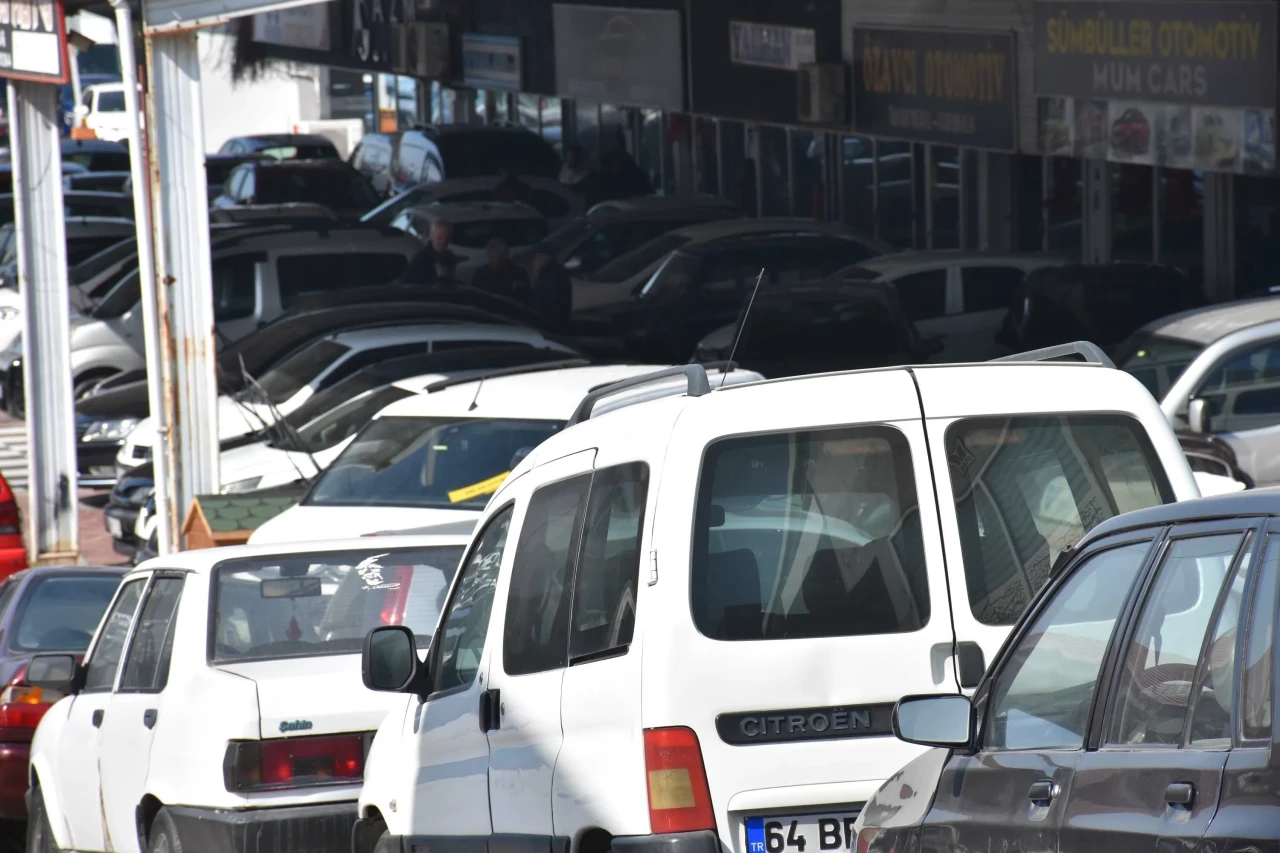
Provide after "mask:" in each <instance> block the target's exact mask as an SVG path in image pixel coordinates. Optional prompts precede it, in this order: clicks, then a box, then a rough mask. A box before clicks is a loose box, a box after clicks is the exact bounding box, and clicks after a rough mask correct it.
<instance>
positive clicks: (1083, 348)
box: [991, 341, 1116, 368]
mask: <svg viewBox="0 0 1280 853" xmlns="http://www.w3.org/2000/svg"><path fill="white" fill-rule="evenodd" d="M991 361H1082V362H1085V363H1086V364H1099V365H1102V366H1103V367H1112V368H1114V367H1115V366H1116V363H1115V362H1114V361H1112V360H1111V359H1110V358H1109V357H1108V356H1107V354H1106V353H1105V352H1103V351H1102V349H1101V348H1100V347H1099V346H1098V345H1097V344H1091V343H1089V342H1088V341H1073V342H1072V343H1069V344H1058V345H1057V346H1053V347H1044V348H1043V349H1033V350H1031V351H1029V352H1020V353H1015V354H1013V355H1004V356H1001V357H1000V358H993V359H991Z"/></svg>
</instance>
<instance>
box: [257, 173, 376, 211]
mask: <svg viewBox="0 0 1280 853" xmlns="http://www.w3.org/2000/svg"><path fill="white" fill-rule="evenodd" d="M254 195H255V200H256V201H257V202H258V203H259V204H289V203H311V204H321V205H324V206H326V207H331V208H337V209H343V208H346V209H359V210H367V209H369V208H371V207H373V206H374V205H376V204H377V203H378V197H377V195H376V194H375V193H374V191H373V187H371V186H370V185H369V181H368V180H367V179H366V178H365V177H364V176H363V175H361V174H360V173H359V172H357V171H355V170H354V169H259V170H258V175H257V186H256V187H255V189H254Z"/></svg>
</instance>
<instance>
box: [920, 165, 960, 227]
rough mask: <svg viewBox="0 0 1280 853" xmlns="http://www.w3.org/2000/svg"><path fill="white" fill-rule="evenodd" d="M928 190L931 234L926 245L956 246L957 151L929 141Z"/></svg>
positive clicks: (958, 177)
mask: <svg viewBox="0 0 1280 853" xmlns="http://www.w3.org/2000/svg"><path fill="white" fill-rule="evenodd" d="M926 150H927V151H928V152H929V159H928V162H929V175H928V181H929V182H928V189H927V191H928V193H929V203H930V204H932V205H933V235H932V239H931V241H930V245H929V248H932V249H958V248H960V152H959V150H958V149H955V148H945V147H942V146H939V145H931V146H929V147H928V148H927V149H926Z"/></svg>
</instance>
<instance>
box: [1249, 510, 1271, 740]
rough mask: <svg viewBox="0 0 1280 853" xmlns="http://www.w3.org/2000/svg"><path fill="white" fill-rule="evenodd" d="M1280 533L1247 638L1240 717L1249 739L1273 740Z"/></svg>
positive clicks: (1258, 585) (1264, 567) (1263, 569)
mask: <svg viewBox="0 0 1280 853" xmlns="http://www.w3.org/2000/svg"><path fill="white" fill-rule="evenodd" d="M1278 579H1280V536H1277V535H1275V534H1273V535H1271V536H1269V537H1267V550H1266V552H1265V553H1264V554H1263V558H1262V564H1261V565H1260V566H1259V568H1258V579H1257V581H1255V588H1254V591H1253V600H1252V601H1251V602H1250V605H1249V628H1248V634H1247V636H1246V638H1245V653H1244V676H1243V678H1242V679H1241V682H1242V688H1243V689H1242V694H1243V695H1242V701H1241V707H1240V719H1241V724H1242V728H1243V731H1242V734H1243V735H1244V737H1245V739H1247V740H1268V741H1269V740H1270V739H1271V694H1272V684H1273V681H1274V677H1275V676H1274V671H1273V668H1272V665H1271V661H1272V652H1271V649H1272V645H1273V643H1274V636H1275V619H1276V591H1277V588H1280V581H1278Z"/></svg>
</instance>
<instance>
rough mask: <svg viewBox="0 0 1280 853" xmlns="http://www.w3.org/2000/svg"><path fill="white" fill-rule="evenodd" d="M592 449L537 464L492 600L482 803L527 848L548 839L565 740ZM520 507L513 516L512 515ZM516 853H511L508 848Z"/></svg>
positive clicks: (497, 827)
mask: <svg viewBox="0 0 1280 853" xmlns="http://www.w3.org/2000/svg"><path fill="white" fill-rule="evenodd" d="M595 455H596V452H595V450H585V451H582V452H579V453H574V454H571V455H569V456H566V457H565V458H563V459H558V460H555V461H553V462H550V463H547V464H546V465H540V466H538V468H537V469H535V470H536V472H537V477H538V479H537V483H538V484H539V486H538V488H536V489H533V490H532V493H531V494H530V496H529V498H528V500H525V501H522V500H521V498H522V497H523V494H522V490H523V489H530V488H531V484H530V483H523V484H517V490H516V491H515V492H514V495H515V497H516V500H517V502H518V503H523V504H524V507H525V509H524V512H523V518H522V520H521V521H520V522H519V530H520V536H519V541H518V543H517V544H516V548H515V554H514V558H513V560H512V562H511V571H510V574H509V578H510V581H509V582H508V583H506V584H504V590H503V591H500V592H499V594H498V597H497V607H498V608H499V612H500V613H502V614H503V618H502V620H501V623H500V624H501V626H502V630H501V632H500V633H496V634H495V636H494V640H495V643H494V655H493V658H492V660H491V663H490V666H489V690H490V691H491V694H492V695H493V696H494V703H495V704H496V705H497V707H498V713H497V715H496V716H494V717H493V718H492V720H491V721H490V727H489V807H490V811H491V812H492V814H493V832H494V834H495V835H505V836H523V837H526V838H527V839H528V840H529V842H530V844H531V845H533V848H532V849H531V850H530V851H528V853H533V851H534V850H536V849H538V848H537V845H538V844H541V853H545V851H546V850H547V845H548V844H549V842H550V839H551V838H552V835H553V832H552V819H551V815H552V799H551V791H552V780H553V773H554V770H555V767H556V759H557V757H558V756H559V753H560V746H561V743H562V742H563V732H562V729H561V721H560V691H561V687H562V683H563V680H564V671H565V667H566V666H568V654H569V610H570V607H571V600H572V598H571V592H572V588H573V576H574V570H575V567H576V565H577V560H578V551H579V544H580V538H581V533H582V523H583V518H584V515H585V513H586V505H587V495H588V493H589V491H590V489H591V477H592V466H593V463H594V461H595ZM520 515H521V514H520V513H517V517H519V516H520ZM513 853H514V851H513Z"/></svg>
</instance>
